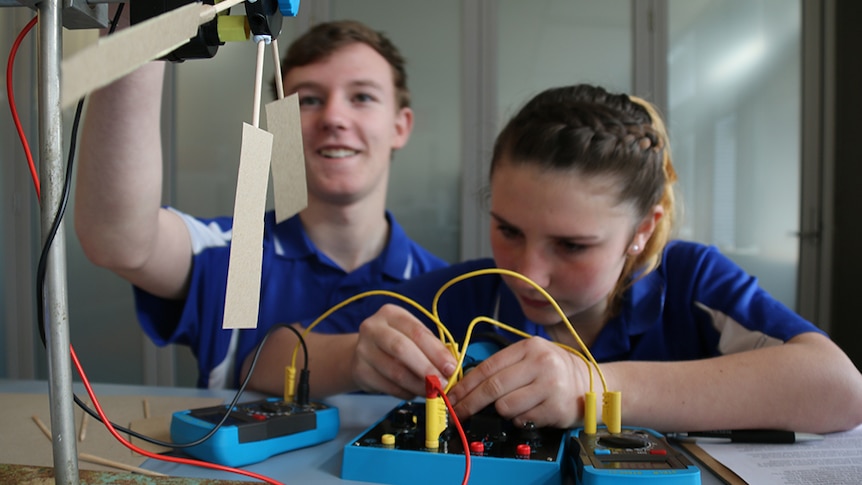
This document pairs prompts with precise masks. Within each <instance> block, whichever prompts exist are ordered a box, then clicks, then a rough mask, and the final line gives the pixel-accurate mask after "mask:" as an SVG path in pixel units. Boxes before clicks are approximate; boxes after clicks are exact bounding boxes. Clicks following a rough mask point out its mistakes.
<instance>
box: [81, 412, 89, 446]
mask: <svg viewBox="0 0 862 485" xmlns="http://www.w3.org/2000/svg"><path fill="white" fill-rule="evenodd" d="M89 416H90V415H89V414H87V413H83V416H81V431H79V432H78V441H84V438H86V437H87V424H89V423H90V420H89V419H87V418H88V417H89Z"/></svg>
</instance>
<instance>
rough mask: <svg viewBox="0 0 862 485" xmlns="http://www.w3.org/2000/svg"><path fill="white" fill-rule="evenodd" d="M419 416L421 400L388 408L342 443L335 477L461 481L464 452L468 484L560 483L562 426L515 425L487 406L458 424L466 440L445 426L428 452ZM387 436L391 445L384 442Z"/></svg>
mask: <svg viewBox="0 0 862 485" xmlns="http://www.w3.org/2000/svg"><path fill="white" fill-rule="evenodd" d="M425 420H426V416H425V403H423V402H410V401H406V402H402V403H401V404H399V405H398V406H396V407H395V408H393V409H392V410H390V411H389V413H387V414H386V416H384V417H383V419H381V420H380V421H378V422H377V423H375V424H374V425H372V426H371V427H369V428H368V429H366V430H365V431H364V432H362V434H360V435H359V436H356V437H355V438H354V439H352V440H350V441H348V442H347V444H346V445H345V446H344V454H343V458H342V462H341V478H342V479H345V480H357V481H362V482H373V483H384V484H393V485H401V484H403V485H438V484H441V483H453V484H457V483H463V482H462V475H463V473H464V470H465V451H466V453H468V454H469V455H470V458H471V462H472V463H471V471H470V477H469V478H470V481H469V483H471V484H473V485H483V484H487V485H491V484H500V483H518V484H522V485H523V484H527V485H549V484H554V485H559V484H560V483H565V482H564V480H563V478H564V475H565V472H566V466H565V463H564V460H565V450H564V445H565V442H566V439H567V436H568V432H567V431H566V430H562V429H558V428H537V427H535V426H529V425H527V426H524V427H519V426H515V425H514V423H512V421H511V420H508V419H505V418H502V417H500V415H499V414H497V413H496V411H495V410H494V408H493V406H489V407H488V408H486V409H484V410H482V411H481V412H479V413H477V414H475V415H473V416H471V417H470V419H469V420H467V421H465V422H464V423H463V429H464V433H465V435H466V438H467V443H466V444H462V443H461V440H460V438H459V436H457V433H456V432H455V431H454V427H453V426H449V427H448V428H446V429H445V430H444V431H443V433H442V434H441V435H440V438H439V440H438V441H439V444H438V447H437V448H436V449H433V450H432V449H428V448H426V447H425V443H426V436H425V435H424V434H425V433H424V430H425ZM451 421H452V422H453V423H454V421H455V420H454V418H453V419H452V420H451ZM387 434H390V435H392V436H393V438H394V441H393V442H392V444H386V443H384V441H383V437H384V436H386V435H387ZM465 448H466V450H465Z"/></svg>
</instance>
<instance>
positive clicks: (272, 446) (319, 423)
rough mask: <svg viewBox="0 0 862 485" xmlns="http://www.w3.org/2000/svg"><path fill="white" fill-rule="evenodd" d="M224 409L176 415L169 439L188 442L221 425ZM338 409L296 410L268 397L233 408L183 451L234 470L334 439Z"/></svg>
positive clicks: (304, 407) (318, 406)
mask: <svg viewBox="0 0 862 485" xmlns="http://www.w3.org/2000/svg"><path fill="white" fill-rule="evenodd" d="M227 407H228V406H227V405H221V406H213V407H208V408H199V409H190V410H186V411H178V412H176V413H174V414H173V416H172V418H171V440H172V441H173V442H174V443H191V442H193V441H195V440H197V439H199V438H201V437H203V436H204V435H206V434H207V433H208V432H210V430H212V429H213V428H214V427H215V425H216V424H217V423H218V422H219V421H221V419H222V417H223V416H224V414H225V412H226V411H227ZM338 427H339V416H338V409H337V408H334V407H330V406H327V405H326V404H323V403H319V402H312V403H309V404H307V405H302V406H301V405H297V404H296V403H289V402H286V401H284V400H281V399H277V398H270V399H264V400H259V401H253V402H247V403H241V404H237V405H236V406H235V407H234V408H233V409H232V410H231V411H230V416H229V417H228V419H227V420H226V421H225V423H224V424H223V425H222V426H221V427H220V428H219V429H218V430H217V431H216V432H215V434H213V435H212V436H211V437H210V438H209V439H207V440H206V441H204V442H203V443H200V444H198V445H195V446H192V447H189V448H182V450H183V451H184V452H186V453H188V454H189V455H192V456H194V457H195V458H198V459H201V460H205V461H208V462H212V463H218V464H220V465H225V466H231V467H237V466H244V465H250V464H252V463H257V462H260V461H263V460H265V459H267V458H269V457H271V456H274V455H277V454H280V453H284V452H287V451H291V450H295V449H299V448H305V447H308V446H313V445H316V444H319V443H323V442H326V441H329V440H332V439H333V438H335V436H336V435H337V434H338Z"/></svg>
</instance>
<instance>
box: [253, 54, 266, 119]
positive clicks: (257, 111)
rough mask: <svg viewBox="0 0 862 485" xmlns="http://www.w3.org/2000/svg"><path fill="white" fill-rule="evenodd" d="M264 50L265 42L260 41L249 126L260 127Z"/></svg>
mask: <svg viewBox="0 0 862 485" xmlns="http://www.w3.org/2000/svg"><path fill="white" fill-rule="evenodd" d="M265 50H266V41H265V40H263V39H261V40H260V41H258V43H257V63H256V64H255V68H254V107H253V110H254V111H252V115H251V126H253V127H255V128H258V127H259V126H260V86H261V84H263V53H264V51H265Z"/></svg>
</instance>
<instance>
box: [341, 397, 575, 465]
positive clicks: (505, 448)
mask: <svg viewBox="0 0 862 485" xmlns="http://www.w3.org/2000/svg"><path fill="white" fill-rule="evenodd" d="M462 427H463V428H464V432H465V434H466V435H467V442H468V443H474V442H481V443H482V448H483V451H482V453H481V456H487V457H498V458H519V456H518V453H517V450H518V445H522V444H527V445H529V446H530V456H529V459H530V460H544V461H551V462H552V461H555V460H556V459H557V457H558V455H559V452H560V447H561V446H563V443H564V439H563V436H564V434H565V431H564V430H561V429H555V428H537V427H535V426H532V425H530V424H528V425H527V426H522V427H516V426H515V425H514V424H513V423H512V421H511V420H508V419H504V418H501V417H500V416H499V415H498V414H497V413H496V412H495V411H494V410H493V407H489V408H487V409H485V410H484V411H482V412H480V413H478V414H476V415H474V416H473V417H471V418H470V419H469V420H468V421H466V422H464V423H462ZM385 434H390V435H393V436H394V437H395V443H394V445H384V444H383V443H382V436H383V435H385ZM439 442H440V447H439V448H438V449H435V450H433V452H434V453H447V454H458V455H463V454H464V447H463V445H462V442H461V438H460V436H459V434H458V431H457V429H456V428H455V426H454V425H453V424H452V423H451V420H450V423H449V426H448V428H447V429H446V430H445V431H444V432H443V433H442V434H441V435H440V437H439ZM353 445H354V446H368V447H379V448H393V449H398V450H411V451H420V452H421V451H425V452H432V450H428V449H427V448H425V403H424V402H404V403H402V404H401V405H399V406H397V407H396V408H394V409H393V410H392V411H390V412H389V413H388V414H387V415H386V417H384V418H383V419H382V420H381V421H380V422H379V423H377V425H375V426H374V427H373V428H371V429H369V430H368V431H367V432H366V433H365V434H363V435H362V436H360V437H359V438H358V439H357V440H356V442H354V443H353ZM521 450H523V448H521ZM472 454H473V455H477V453H472Z"/></svg>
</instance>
